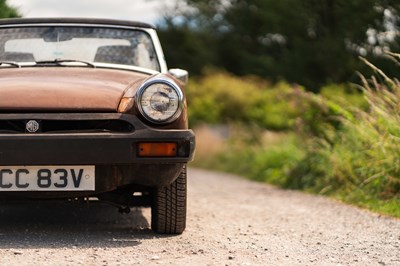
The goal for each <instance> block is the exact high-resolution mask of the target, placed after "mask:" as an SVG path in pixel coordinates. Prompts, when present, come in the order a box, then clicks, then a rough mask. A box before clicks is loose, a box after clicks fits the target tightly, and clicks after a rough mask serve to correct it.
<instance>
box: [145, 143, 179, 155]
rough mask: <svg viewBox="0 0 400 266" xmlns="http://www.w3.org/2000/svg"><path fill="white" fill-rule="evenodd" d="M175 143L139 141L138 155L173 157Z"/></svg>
mask: <svg viewBox="0 0 400 266" xmlns="http://www.w3.org/2000/svg"><path fill="white" fill-rule="evenodd" d="M176 154H177V145H176V143H174V142H141V143H139V144H138V155H139V157H175V156H176Z"/></svg>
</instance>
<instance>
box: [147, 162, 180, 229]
mask: <svg viewBox="0 0 400 266" xmlns="http://www.w3.org/2000/svg"><path fill="white" fill-rule="evenodd" d="M186 183H187V177H186V165H185V166H184V167H183V169H182V171H181V173H180V174H179V176H178V178H177V179H176V180H175V181H174V182H173V183H172V184H170V185H168V186H166V187H163V188H157V189H154V192H153V202H152V206H151V229H152V230H153V231H154V232H156V233H159V234H182V232H183V231H184V230H185V227H186V195H187V188H186Z"/></svg>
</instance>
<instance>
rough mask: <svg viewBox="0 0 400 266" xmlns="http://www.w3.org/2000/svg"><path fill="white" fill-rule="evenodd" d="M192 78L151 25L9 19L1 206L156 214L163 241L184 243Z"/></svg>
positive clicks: (3, 36)
mask: <svg viewBox="0 0 400 266" xmlns="http://www.w3.org/2000/svg"><path fill="white" fill-rule="evenodd" d="M187 77H188V74H187V72H186V71H184V70H181V69H170V70H168V68H167V65H166V62H165V60H164V55H163V52H162V48H161V45H160V42H159V40H158V38H157V34H156V31H155V29H154V28H153V27H152V26H151V25H148V24H144V23H138V22H130V21H118V20H101V19H90V20H89V19H72V18H69V19H60V18H58V19H50V18H41V19H6V20H0V199H2V200H32V199H58V200H60V199H62V200H64V199H65V200H69V201H71V200H73V201H84V202H86V201H105V202H110V203H111V204H113V205H116V206H118V207H119V209H120V211H122V212H128V211H129V209H130V208H131V207H136V206H147V207H151V214H152V217H151V228H152V229H153V230H154V231H155V232H157V233H164V234H180V233H182V232H183V230H184V229H185V226H186V164H187V163H188V162H189V161H191V160H192V157H193V152H194V148H195V137H194V134H193V132H192V131H191V130H190V129H188V120H187V111H186V101H185V96H184V91H183V87H184V85H185V83H186V81H187Z"/></svg>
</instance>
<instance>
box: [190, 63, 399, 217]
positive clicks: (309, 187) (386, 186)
mask: <svg viewBox="0 0 400 266" xmlns="http://www.w3.org/2000/svg"><path fill="white" fill-rule="evenodd" d="M399 57H400V56H399ZM366 63H367V64H369V63H368V62H366ZM370 66H371V67H372V68H373V69H374V70H375V71H376V73H377V76H376V77H371V78H370V79H366V78H364V77H362V81H363V86H362V87H361V86H360V87H359V88H355V86H354V85H349V86H339V85H330V86H328V87H326V88H323V89H322V90H321V91H322V92H321V94H319V95H315V94H312V93H308V92H305V91H304V90H303V89H301V88H296V87H290V86H289V85H287V84H285V83H281V84H275V85H268V83H266V82H261V81H259V80H257V81H252V80H251V79H250V81H249V84H247V83H246V82H245V81H243V80H239V79H238V78H235V77H233V76H225V74H219V75H217V76H215V75H214V76H211V77H205V78H204V79H203V80H202V81H200V82H199V83H198V85H206V86H205V87H206V89H205V91H203V92H200V91H199V90H201V88H200V87H196V86H195V87H192V88H191V91H190V90H189V91H190V92H189V94H188V95H189V100H190V99H191V101H192V102H196V100H197V101H198V102H201V104H200V105H198V106H197V108H199V109H201V108H200V107H201V106H202V107H204V106H208V108H211V109H212V108H213V106H214V105H216V106H217V108H216V110H217V111H215V110H214V111H212V110H211V112H210V114H211V117H212V119H210V118H207V119H203V118H201V116H202V115H207V114H206V112H204V111H203V113H201V114H199V113H197V114H195V113H192V115H194V117H197V120H195V121H197V123H200V122H201V121H203V122H208V123H210V122H212V123H215V124H227V125H229V126H228V127H229V134H228V136H225V137H224V138H220V139H218V142H220V144H219V145H214V144H213V146H215V147H218V149H214V151H213V152H209V148H210V144H209V143H210V138H209V137H207V138H206V140H207V142H205V144H203V146H204V149H203V151H201V152H200V154H199V155H200V156H198V157H199V158H200V159H199V158H198V159H199V161H198V162H196V164H197V166H200V167H206V168H211V169H216V170H220V171H227V172H231V173H235V174H239V175H242V176H245V177H247V178H249V179H252V180H257V181H260V182H268V183H271V184H274V185H277V186H280V187H284V188H289V189H299V190H304V191H307V192H311V193H316V194H320V195H326V196H329V197H333V198H336V199H339V200H341V201H344V202H347V203H351V204H354V205H357V206H360V207H363V208H367V209H370V210H373V211H376V212H379V213H382V214H387V215H391V216H394V217H399V218H400V83H399V82H398V81H397V80H395V79H391V78H389V77H387V76H385V74H384V73H382V72H380V70H378V69H376V68H374V66H372V65H370ZM225 81H226V82H225ZM378 81H379V82H378ZM213 82H216V83H215V85H212V84H214V83H213ZM243 82H244V83H243ZM245 83H246V84H245ZM194 88H196V89H194ZM241 89H244V90H246V93H243V92H240V93H239V92H238V91H239V90H241ZM230 90H233V95H231V96H229V91H230ZM195 95H196V97H200V98H198V99H197V98H196V97H195V98H191V97H194V96H195ZM202 95H203V96H204V97H205V99H207V100H204V99H203V100H202V98H201V97H203V96H202ZM202 101H205V102H202ZM205 103H207V104H205ZM242 110H244V112H243V113H241V111H242ZM194 112H196V109H195V110H194ZM225 113H229V114H230V115H229V116H225V115H224V114H225ZM215 114H218V115H215ZM201 141H202V140H201V138H198V142H199V143H201ZM212 143H216V141H213V142H212ZM215 147H214V148H215ZM201 158H203V159H201Z"/></svg>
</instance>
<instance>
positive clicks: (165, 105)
mask: <svg viewBox="0 0 400 266" xmlns="http://www.w3.org/2000/svg"><path fill="white" fill-rule="evenodd" d="M182 102H183V94H182V91H181V90H180V89H179V87H178V86H177V85H176V84H175V83H174V82H173V81H171V80H168V79H151V80H149V81H147V82H145V83H144V84H143V85H142V86H141V87H140V88H139V90H138V92H137V95H136V104H137V106H138V109H139V111H140V113H141V114H142V115H143V116H144V117H145V118H146V119H148V120H149V121H151V122H153V123H157V124H164V123H170V122H172V121H174V120H175V119H176V118H178V116H179V115H180V114H181V111H182Z"/></svg>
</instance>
